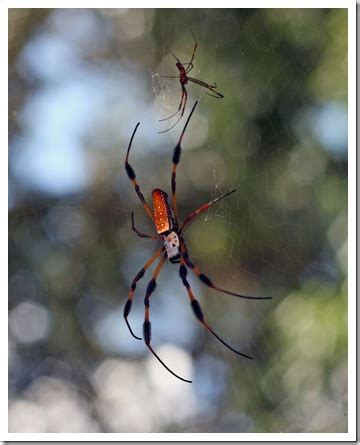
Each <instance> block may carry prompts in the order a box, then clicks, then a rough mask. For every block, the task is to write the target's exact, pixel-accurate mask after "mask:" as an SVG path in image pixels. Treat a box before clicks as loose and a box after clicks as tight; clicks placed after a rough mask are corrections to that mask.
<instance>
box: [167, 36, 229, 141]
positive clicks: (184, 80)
mask: <svg viewBox="0 0 360 445" xmlns="http://www.w3.org/2000/svg"><path fill="white" fill-rule="evenodd" d="M190 32H191V34H192V36H193V39H194V41H195V46H194V50H193V53H192V56H191V60H190V62H188V63H182V62H180V60H179V59H178V58H177V57H176V56H175V54H174V53H173V52H172V51H171V49H170V48H169V47H167V49H168V50H169V51H170V52H171V54H172V55H173V56H174V57H175V59H176V64H175V66H176V68H177V69H178V70H179V74H178V75H177V76H160V77H163V78H166V79H179V80H180V85H181V100H180V105H179V108H178V109H177V111H176V112H175V113H173V114H172V115H171V116H169V117H167V118H165V119H160V120H159V122H164V121H167V120H169V119H171V118H172V117H174V116H176V115H177V114H178V113H180V117H179V119H178V120H177V121H176V122H175V124H174V125H172V126H171V127H170V128H168V129H166V130H163V131H159V133H166V132H167V131H169V130H171V129H172V128H174V127H175V126H176V124H177V123H178V122H179V121H180V119H181V118H182V117H183V115H184V113H185V108H186V102H187V97H188V94H187V91H186V87H185V85H187V84H188V82H193V83H196V84H197V85H200V86H202V87H204V88H206V89H208V90H209V91H211V92H212V93H214V94H210V93H206V94H208V95H209V96H212V97H215V98H216V99H222V98H223V97H224V95H223V94H221V93H219V92H217V91H215V88H217V85H216V83H214V84H213V85H211V84H209V83H206V82H203V81H202V80H199V79H195V78H194V77H189V76H188V74H189V73H190V71H191V70H192V69H193V68H194V65H193V61H194V57H195V52H196V48H197V41H196V39H195V36H194V34H193V33H192V31H191V30H190ZM185 66H186V67H187V68H186V69H185Z"/></svg>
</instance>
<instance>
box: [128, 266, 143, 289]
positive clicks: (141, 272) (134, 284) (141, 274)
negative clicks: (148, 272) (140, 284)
mask: <svg viewBox="0 0 360 445" xmlns="http://www.w3.org/2000/svg"><path fill="white" fill-rule="evenodd" d="M144 273H145V269H141V270H140V272H138V274H137V275H136V277H135V278H134V280H133V282H132V285H131V289H135V287H136V282H137V281H139V280H140V279H141V278H142V277H143V276H144Z"/></svg>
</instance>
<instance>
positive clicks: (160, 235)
mask: <svg viewBox="0 0 360 445" xmlns="http://www.w3.org/2000/svg"><path fill="white" fill-rule="evenodd" d="M196 105H197V102H195V104H194V106H193V108H192V110H191V113H190V115H189V117H188V119H187V121H186V123H185V126H184V129H183V131H182V133H181V135H180V138H179V141H178V143H177V144H176V146H175V148H174V153H173V158H172V161H173V167H172V174H171V192H172V208H171V207H170V205H169V203H168V196H167V194H166V193H165V192H164V191H162V190H160V189H155V190H153V191H152V201H153V207H154V210H153V211H151V209H150V207H149V205H148V204H147V202H146V200H145V198H144V195H143V194H142V193H141V191H140V187H139V185H138V183H137V181H136V175H135V171H134V169H133V168H132V166H131V165H130V164H129V153H130V148H131V145H132V141H133V138H134V136H135V133H136V130H137V128H138V126H139V124H140V122H139V123H138V124H137V125H136V127H135V129H134V132H133V134H132V136H131V139H130V143H129V147H128V149H127V153H126V158H125V170H126V173H127V175H128V177H129V179H130V180H131V182H132V183H133V185H134V187H135V192H136V193H137V195H138V197H139V199H140V201H141V203H142V205H143V206H144V209H145V211H146V213H147V214H148V216H149V218H150V219H151V221H152V222H153V223H154V224H155V228H156V232H157V235H146V234H144V233H141V232H139V231H138V230H137V229H136V227H135V223H134V213H133V212H132V213H131V222H132V230H133V231H134V232H135V233H136V234H137V235H138V236H140V237H141V238H150V239H153V240H162V241H163V246H162V247H160V248H159V249H158V250H157V251H156V252H155V253H154V254H153V256H152V257H151V258H150V259H149V260H148V261H147V263H146V264H145V265H144V267H143V268H142V269H141V270H140V271H139V272H138V274H137V275H136V276H135V278H134V279H133V281H132V284H131V289H130V292H129V295H128V299H127V301H126V304H125V308H124V318H125V322H126V324H127V326H128V328H129V331H130V333H131V335H132V336H133V337H135V338H136V339H138V340H142V339H141V338H140V337H138V336H136V335H135V334H134V333H133V331H132V329H131V327H130V324H129V321H128V316H129V313H130V309H131V306H132V302H133V298H134V293H135V288H136V284H137V282H138V281H139V280H140V279H141V278H142V277H143V276H144V274H145V272H146V270H147V269H148V268H149V267H150V265H151V264H152V263H153V262H154V261H155V260H156V259H157V258H158V257H159V256H161V259H160V261H159V262H158V265H157V266H156V268H155V271H154V273H153V275H152V277H151V280H150V281H149V284H148V286H147V289H146V294H145V299H144V304H145V320H144V324H143V335H144V340H145V344H146V346H147V347H148V348H149V349H150V351H151V352H152V353H153V354H154V356H155V357H156V358H157V359H158V360H159V362H160V363H161V364H162V365H163V366H164V367H165V368H166V369H167V370H168V371H169V372H170V373H171V374H172V375H174V376H175V377H177V378H178V379H180V380H183V381H184V382H189V383H191V381H190V380H186V379H184V378H182V377H180V376H178V375H177V374H175V372H173V371H172V370H171V369H170V368H169V367H168V366H167V365H165V363H164V362H163V361H162V360H161V359H160V357H159V356H158V355H157V354H156V352H155V351H154V349H153V347H152V346H151V344H150V341H151V323H150V297H151V294H152V293H153V291H154V290H155V287H156V279H157V277H158V275H159V273H160V271H161V268H162V267H163V265H164V263H165V262H166V260H170V262H171V263H180V268H179V274H180V278H181V280H182V282H183V285H184V286H185V288H186V290H187V292H188V295H189V298H190V303H191V307H192V309H193V311H194V314H195V316H196V318H197V319H198V321H199V322H200V323H201V324H202V325H203V326H204V327H205V328H206V329H207V330H208V331H209V332H211V334H212V335H214V336H215V337H216V338H217V339H218V340H219V341H220V342H221V343H222V344H223V345H225V346H226V347H227V348H229V349H231V350H232V351H233V352H235V353H236V354H239V355H242V356H243V357H246V358H248V359H252V357H250V356H249V355H246V354H243V353H242V352H239V351H237V350H236V349H234V348H232V347H231V346H230V345H228V344H227V343H226V342H225V341H224V340H223V339H222V338H221V337H219V335H218V334H217V333H216V332H214V330H213V329H212V327H211V326H210V325H209V324H208V323H207V321H206V320H205V318H204V315H203V312H202V310H201V308H200V305H199V302H198V301H197V300H196V298H195V296H194V294H193V292H192V290H191V287H190V284H189V282H188V280H187V273H188V269H191V270H192V271H193V272H194V273H195V274H196V275H197V276H198V278H199V279H200V280H201V281H202V282H203V283H204V284H206V285H207V286H209V287H211V288H212V289H215V290H217V291H219V292H223V293H225V294H229V295H233V296H235V297H241V298H249V299H257V300H268V299H270V298H271V297H253V296H246V295H240V294H238V293H235V292H230V291H228V290H225V289H222V288H220V287H218V286H216V285H215V284H214V283H213V282H212V281H211V280H210V278H208V277H207V276H206V275H204V274H203V273H202V272H201V270H200V269H199V267H198V266H196V265H195V264H194V263H192V262H191V261H190V258H189V255H188V250H187V248H186V244H185V241H184V238H183V237H182V232H183V231H184V229H185V227H186V226H187V225H188V224H189V223H190V221H191V220H192V219H193V218H195V217H196V216H197V215H199V214H200V213H202V212H205V211H206V210H207V209H208V208H209V207H210V206H211V205H213V204H215V203H216V202H218V201H220V199H223V198H225V197H226V196H229V195H231V194H232V193H234V192H235V191H236V190H232V191H230V192H228V193H225V194H223V195H222V196H219V197H218V198H216V199H214V200H213V201H210V202H208V203H207V204H204V205H202V206H201V207H199V208H198V209H197V210H195V211H193V212H192V213H190V214H189V215H188V216H187V217H186V218H185V220H184V222H183V223H182V224H181V225H179V215H178V209H177V203H176V168H177V165H178V163H179V161H180V155H181V142H182V139H183V136H184V133H185V130H186V127H187V125H188V123H189V121H190V118H191V115H192V114H193V112H194V110H195V107H196Z"/></svg>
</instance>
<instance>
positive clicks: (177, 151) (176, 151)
mask: <svg viewBox="0 0 360 445" xmlns="http://www.w3.org/2000/svg"><path fill="white" fill-rule="evenodd" d="M185 91H186V90H185ZM196 105H197V101H196V102H195V104H194V106H193V107H192V110H191V111H190V114H189V117H188V118H187V120H186V123H185V125H184V128H183V131H182V132H181V134H180V137H179V140H178V143H177V144H176V145H175V148H174V153H173V158H172V162H173V166H172V173H171V194H172V204H173V206H172V207H173V210H174V213H175V219H176V224H177V222H178V220H179V213H178V209H177V202H176V168H177V165H178V163H179V162H180V156H181V142H182V139H183V137H184V134H185V131H186V127H187V126H188V123H189V121H190V118H191V116H192V114H193V112H194V110H195V108H196Z"/></svg>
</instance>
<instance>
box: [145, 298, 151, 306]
mask: <svg viewBox="0 0 360 445" xmlns="http://www.w3.org/2000/svg"><path fill="white" fill-rule="evenodd" d="M144 304H145V306H146V307H149V306H150V300H149V297H145V299H144Z"/></svg>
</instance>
